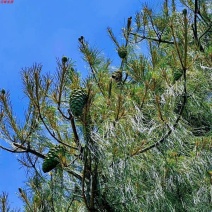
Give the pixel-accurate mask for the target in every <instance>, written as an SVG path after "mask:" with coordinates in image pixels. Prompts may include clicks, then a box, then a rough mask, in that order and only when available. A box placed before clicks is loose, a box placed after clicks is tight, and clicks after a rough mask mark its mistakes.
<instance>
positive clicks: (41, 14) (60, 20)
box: [0, 0, 161, 207]
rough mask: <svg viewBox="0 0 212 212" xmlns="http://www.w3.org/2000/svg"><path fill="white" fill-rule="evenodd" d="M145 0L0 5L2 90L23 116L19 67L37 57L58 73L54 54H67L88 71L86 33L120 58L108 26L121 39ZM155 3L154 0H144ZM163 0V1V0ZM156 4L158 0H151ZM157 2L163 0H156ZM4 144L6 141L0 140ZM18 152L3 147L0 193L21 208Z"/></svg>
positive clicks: (24, 0) (39, 0)
mask: <svg viewBox="0 0 212 212" xmlns="http://www.w3.org/2000/svg"><path fill="white" fill-rule="evenodd" d="M142 2H144V1H142V0H107V1H103V0H89V1H88V0H78V1H73V0H60V1H59V0H58V1H56V0H14V3H13V4H0V26H1V34H0V89H2V88H4V89H5V90H7V91H8V90H9V91H10V92H11V100H12V103H13V108H14V109H15V111H16V114H17V116H20V117H21V116H22V114H23V109H24V101H25V99H24V98H25V97H24V95H23V93H22V84H21V78H20V71H21V69H22V68H24V67H29V66H31V65H32V64H33V63H34V62H37V63H42V64H43V70H44V71H46V72H54V71H55V68H56V58H57V57H62V56H63V55H67V56H68V57H71V58H73V60H74V61H76V65H77V67H78V70H81V71H82V72H85V71H86V69H85V68H84V63H83V61H82V59H81V56H80V53H79V51H78V38H79V37H80V36H81V35H83V36H84V37H85V38H86V40H88V41H89V42H90V43H91V44H92V45H95V46H96V47H98V48H99V49H100V50H102V51H103V52H104V53H105V55H106V56H107V57H110V58H114V59H116V57H117V55H116V52H115V47H114V45H113V43H112V42H111V41H110V39H109V36H108V34H107V32H106V28H107V27H108V26H110V27H112V28H113V29H114V32H115V34H116V35H118V37H119V38H121V36H120V34H119V33H120V32H121V27H123V26H124V23H126V20H127V18H128V17H130V16H133V17H134V14H135V12H136V11H139V9H140V8H141V6H142V4H143V3H142ZM145 2H149V3H150V4H151V0H149V1H145ZM160 2H161V1H160ZM152 3H154V2H153V1H152ZM157 4H159V1H157ZM0 143H1V144H4V142H3V141H0ZM20 167H21V166H20V164H19V163H18V162H17V160H16V155H14V154H11V153H8V152H4V151H2V150H0V192H1V191H5V192H8V193H9V200H10V202H11V205H12V206H13V207H21V205H22V202H21V201H20V200H19V198H18V197H17V191H18V187H23V186H24V181H25V180H26V178H25V171H24V169H20Z"/></svg>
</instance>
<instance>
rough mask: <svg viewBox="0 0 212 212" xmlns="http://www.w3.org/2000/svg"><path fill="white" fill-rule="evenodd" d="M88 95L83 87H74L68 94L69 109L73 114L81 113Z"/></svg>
mask: <svg viewBox="0 0 212 212" xmlns="http://www.w3.org/2000/svg"><path fill="white" fill-rule="evenodd" d="M87 99H88V95H87V94H86V92H85V90H83V89H75V90H73V91H72V93H71V96H70V102H69V103H70V109H71V112H72V114H73V115H74V116H76V117H78V116H81V115H82V112H83V108H84V106H85V104H86V102H87Z"/></svg>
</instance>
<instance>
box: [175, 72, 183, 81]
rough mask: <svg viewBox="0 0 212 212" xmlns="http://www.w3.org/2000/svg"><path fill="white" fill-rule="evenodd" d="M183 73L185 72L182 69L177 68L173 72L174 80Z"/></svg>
mask: <svg viewBox="0 0 212 212" xmlns="http://www.w3.org/2000/svg"><path fill="white" fill-rule="evenodd" d="M182 75H183V72H182V71H181V70H175V71H174V73H173V79H174V82H176V81H178V80H179V79H180V78H181V77H182Z"/></svg>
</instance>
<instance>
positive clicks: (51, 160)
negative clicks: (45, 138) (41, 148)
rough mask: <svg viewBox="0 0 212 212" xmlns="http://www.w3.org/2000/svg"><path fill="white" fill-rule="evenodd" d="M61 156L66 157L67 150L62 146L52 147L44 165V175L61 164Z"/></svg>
mask: <svg viewBox="0 0 212 212" xmlns="http://www.w3.org/2000/svg"><path fill="white" fill-rule="evenodd" d="M61 154H62V155H65V149H64V147H62V146H60V145H57V146H55V147H52V148H51V149H50V150H49V152H48V154H47V155H46V158H45V159H44V162H43V164H42V170H43V172H44V173H46V172H49V171H51V170H52V169H54V168H55V167H56V166H57V165H58V164H59V163H60V160H59V158H60V155H61Z"/></svg>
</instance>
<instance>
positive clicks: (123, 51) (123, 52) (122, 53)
mask: <svg viewBox="0 0 212 212" xmlns="http://www.w3.org/2000/svg"><path fill="white" fill-rule="evenodd" d="M118 55H119V57H120V58H121V59H124V58H125V57H126V56H127V48H126V47H125V46H121V47H119V48H118Z"/></svg>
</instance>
